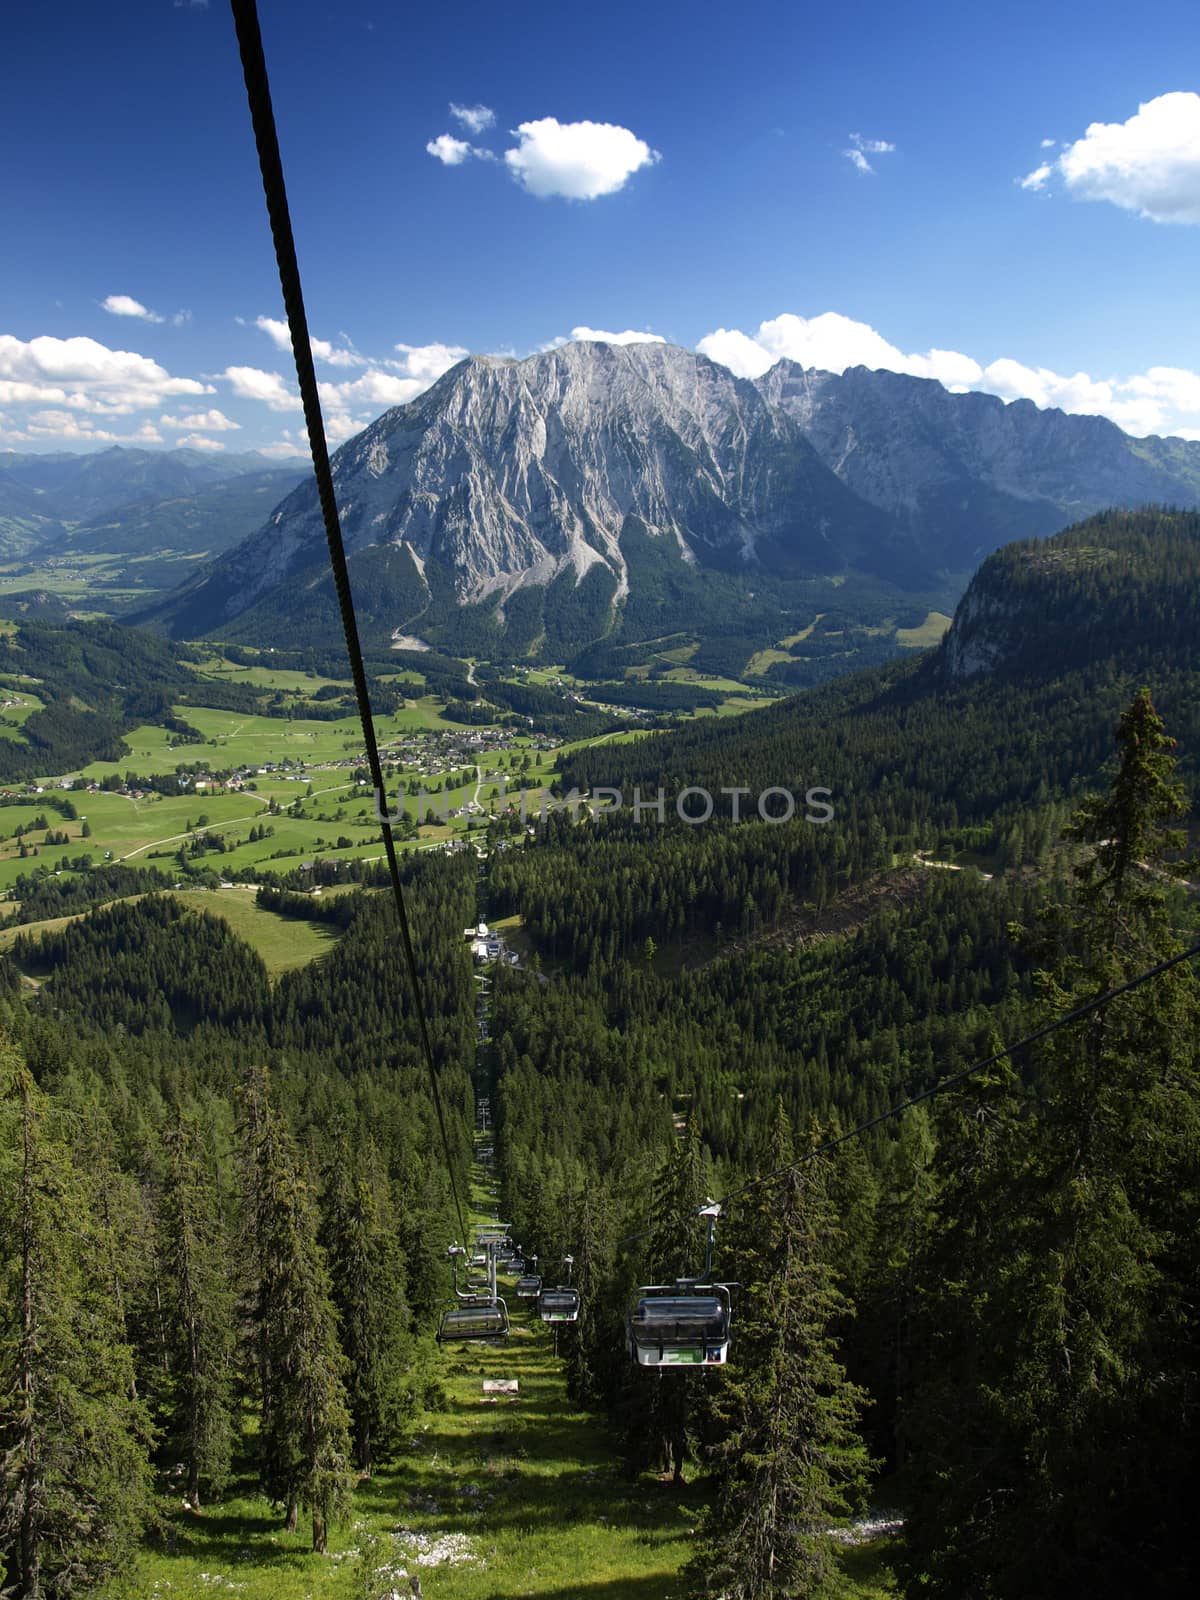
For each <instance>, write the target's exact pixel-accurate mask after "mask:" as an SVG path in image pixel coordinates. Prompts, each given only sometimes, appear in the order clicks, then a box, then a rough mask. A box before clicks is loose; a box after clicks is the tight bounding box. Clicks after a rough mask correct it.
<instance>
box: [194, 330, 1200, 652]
mask: <svg viewBox="0 0 1200 1600" xmlns="http://www.w3.org/2000/svg"><path fill="white" fill-rule="evenodd" d="M333 468H334V481H335V485H336V489H337V497H338V505H339V509H340V512H341V517H342V525H343V533H344V537H345V541H346V546H347V550H348V552H349V554H350V555H351V557H352V558H353V557H354V556H356V555H359V556H361V554H362V552H364V551H367V550H370V549H372V548H373V547H374V548H376V549H377V550H379V551H384V552H387V551H390V552H391V553H392V555H393V556H394V557H395V558H397V559H398V560H400V561H401V562H402V564H403V565H404V566H405V568H406V570H410V571H412V573H413V574H414V577H413V581H414V582H416V583H417V584H418V585H419V584H420V582H421V581H424V582H425V583H426V584H427V585H434V584H436V586H437V588H438V592H439V593H440V594H442V595H445V594H447V593H449V594H451V595H452V596H453V597H454V598H455V599H456V600H458V601H459V602H460V603H467V602H471V601H480V600H487V599H489V598H491V597H495V599H496V600H497V601H498V602H500V603H501V604H502V603H503V601H504V600H505V599H506V597H507V596H509V595H510V594H511V593H512V592H513V591H514V590H516V589H519V588H521V587H524V586H529V585H547V584H549V583H551V582H553V580H555V579H556V578H559V577H560V576H562V575H564V574H565V575H569V576H572V577H573V578H574V580H575V581H576V582H578V581H579V580H580V579H581V578H582V577H583V576H584V575H585V574H586V573H587V572H588V571H589V570H590V569H591V568H593V567H596V566H598V565H599V566H601V567H603V569H604V570H605V572H606V573H608V574H611V587H612V588H613V591H614V596H615V599H614V603H615V604H618V605H619V604H620V602H621V601H622V600H623V599H624V598H625V596H626V595H627V593H628V591H629V586H630V582H631V579H630V572H629V566H628V563H627V559H626V555H625V553H624V550H623V538H624V537H625V536H627V535H628V533H629V531H630V530H631V529H632V528H634V527H636V528H637V529H638V531H639V537H644V536H648V537H649V538H651V539H652V540H655V541H658V540H661V541H662V549H663V552H664V554H667V555H669V557H670V558H671V559H672V560H678V561H680V562H682V563H688V564H692V565H698V566H701V567H708V568H715V569H718V570H722V571H727V572H728V571H739V570H744V569H746V568H751V569H755V570H761V571H762V572H763V573H765V574H769V575H772V576H777V577H796V576H812V575H823V574H836V573H839V572H843V571H846V570H849V569H854V570H856V571H859V572H862V573H865V574H867V575H872V576H875V577H883V578H886V579H889V580H891V581H898V582H900V583H901V584H904V583H906V582H907V583H910V584H911V585H912V586H916V585H919V584H920V583H921V582H922V581H923V579H924V578H926V577H927V575H928V574H930V573H931V572H934V571H937V570H939V569H940V570H944V571H947V572H952V573H957V572H965V571H967V570H969V569H971V568H973V567H974V566H976V565H977V563H978V561H979V560H980V559H981V558H982V557H983V556H985V555H986V554H987V553H988V552H989V551H991V550H993V549H995V548H997V547H998V546H999V545H1001V544H1004V543H1006V542H1008V541H1010V540H1012V539H1015V538H1020V537H1028V536H1030V535H1038V534H1044V533H1049V532H1053V531H1055V530H1057V529H1059V528H1062V527H1064V526H1065V525H1067V524H1068V523H1070V522H1072V521H1074V520H1077V519H1078V518H1079V517H1080V516H1082V515H1085V514H1087V513H1088V512H1090V511H1092V510H1094V509H1095V508H1097V507H1100V506H1104V505H1109V504H1124V505H1138V504H1142V503H1145V502H1148V501H1171V502H1173V503H1174V504H1177V505H1194V504H1197V503H1198V502H1200V492H1198V491H1200V443H1198V444H1195V445H1192V444H1188V443H1186V442H1185V441H1183V440H1131V439H1129V438H1127V437H1126V435H1124V434H1123V433H1121V431H1120V430H1119V429H1118V428H1116V427H1114V426H1113V425H1112V424H1111V423H1109V422H1106V421H1104V420H1103V419H1102V418H1098V417H1079V416H1067V415H1065V414H1064V413H1062V412H1057V411H1039V410H1038V409H1037V408H1036V407H1035V406H1033V405H1031V404H1029V403H1028V402H1024V401H1018V402H1016V403H1015V404H1013V405H1005V404H1004V403H1003V402H1002V401H1000V400H998V399H996V398H994V397H992V396H988V395H980V394H951V393H949V392H948V391H947V390H945V389H944V388H942V386H941V385H940V384H938V383H934V382H930V381H926V380H921V379H915V378H908V377H904V376H901V375H898V374H895V373H888V372H871V371H867V370H866V369H865V368H861V367H859V368H854V369H851V370H850V371H848V372H846V373H844V374H842V375H840V376H835V375H834V374H831V373H826V372H812V371H806V370H805V369H803V368H801V367H797V366H796V365H794V364H793V363H791V362H780V363H779V364H778V365H777V366H776V367H774V368H773V369H772V370H771V371H770V372H769V373H767V374H766V375H765V376H764V377H763V378H762V379H760V380H758V381H757V382H756V383H752V382H749V381H748V380H744V379H739V378H735V377H734V376H733V374H732V373H730V372H729V371H728V370H727V369H726V368H724V367H721V366H718V365H716V364H715V363H714V362H712V361H709V360H708V359H706V358H705V357H704V356H701V355H697V354H695V353H694V352H692V351H687V350H681V349H677V348H675V347H673V346H670V345H654V344H642V345H630V346H615V345H607V344H600V343H577V344H568V345H564V346H562V347H561V348H559V349H555V350H549V351H544V352H542V353H540V354H538V355H534V356H530V357H529V358H528V359H526V360H523V361H517V360H508V359H502V358H498V357H494V356H476V357H471V358H469V359H468V360H466V361H463V362H461V363H460V364H459V365H458V366H456V367H454V368H452V369H451V371H449V372H448V373H446V374H445V375H444V377H442V378H441V379H440V380H439V381H438V382H437V383H436V384H435V385H434V386H433V387H432V388H431V389H429V390H428V391H427V392H426V393H425V394H424V395H422V396H421V397H420V398H419V399H418V400H416V401H414V402H413V403H412V404H410V405H407V406H400V407H397V408H396V409H394V410H392V411H388V412H386V413H385V414H384V415H383V416H381V417H379V418H378V419H377V420H376V421H375V422H373V423H372V424H371V426H370V427H369V428H367V429H366V430H365V431H364V432H363V433H361V434H359V435H358V436H357V437H356V438H354V439H351V440H350V441H349V442H348V443H347V444H345V445H343V446H342V448H341V449H340V450H339V451H338V452H337V453H336V455H335V456H334V460H333ZM409 557H411V563H412V565H411V568H409V567H408V558H409ZM325 559H326V558H325V537H324V531H323V528H322V524H321V518H320V513H319V508H318V505H317V499H316V492H315V488H314V487H313V485H312V484H311V483H309V484H306V485H304V486H302V487H301V488H300V489H298V490H296V491H295V493H293V494H292V495H291V496H289V497H288V498H287V499H286V500H284V501H283V502H282V504H281V505H279V506H278V507H277V509H276V510H275V511H274V512H273V513H272V515H271V517H270V518H269V520H268V521H267V522H266V524H265V525H264V526H263V527H262V528H261V529H260V530H259V531H258V532H257V533H255V534H254V535H253V536H252V537H251V538H250V539H248V540H247V541H245V543H243V544H242V545H240V546H238V547H237V548H236V549H235V550H233V551H232V552H230V553H229V554H228V555H227V556H226V557H224V558H223V559H222V560H221V561H219V562H218V563H216V564H215V565H214V567H212V568H211V569H210V570H209V571H208V573H206V574H205V575H204V576H203V577H201V578H200V579H198V580H197V581H195V582H194V583H193V584H191V585H190V586H189V587H188V588H187V589H186V590H185V591H180V596H181V599H180V602H179V605H178V607H177V610H176V615H177V616H179V617H181V618H183V617H186V626H187V629H188V631H190V632H192V633H197V632H202V631H205V630H207V629H209V628H214V627H219V626H220V625H221V624H222V623H225V622H228V621H230V620H232V619H233V618H236V617H238V616H240V615H241V614H242V613H243V612H244V611H246V610H248V609H249V608H250V607H252V606H254V605H256V604H257V603H258V602H259V601H261V600H263V599H264V597H266V596H268V595H269V594H270V595H275V596H276V598H277V599H278V598H279V596H280V595H281V594H282V596H283V597H284V598H285V599H286V596H287V595H288V594H289V593H291V592H294V593H295V595H296V600H297V607H298V608H299V607H300V606H301V605H302V604H303V602H304V595H305V593H306V591H307V590H309V589H311V588H312V586H313V585H315V584H317V583H318V582H319V581H320V575H321V573H322V572H323V571H324V568H325ZM275 611H276V613H277V614H278V612H279V606H278V605H277V604H276V605H275ZM411 614H412V613H411V610H410V611H409V612H408V615H411ZM398 620H399V619H398ZM680 620H681V622H686V619H680Z"/></svg>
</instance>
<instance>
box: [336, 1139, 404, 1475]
mask: <svg viewBox="0 0 1200 1600" xmlns="http://www.w3.org/2000/svg"><path fill="white" fill-rule="evenodd" d="M377 1168H378V1162H377V1158H376V1155H375V1150H374V1147H373V1145H371V1144H370V1143H369V1142H368V1145H367V1147H366V1149H365V1150H364V1151H363V1152H362V1153H361V1156H360V1157H359V1159H358V1160H356V1159H355V1156H354V1152H353V1151H352V1148H351V1144H350V1140H349V1138H348V1136H347V1135H346V1132H345V1130H344V1128H343V1129H342V1130H340V1131H339V1133H338V1136H337V1137H336V1138H335V1140H334V1143H333V1146H332V1150H331V1154H330V1160H329V1164H328V1166H327V1168H326V1172H325V1189H324V1198H323V1204H322V1212H323V1218H322V1225H321V1243H322V1245H323V1246H324V1249H325V1255H326V1258H327V1260H328V1263H329V1270H330V1275H331V1279H332V1284H333V1302H334V1305H335V1307H336V1309H337V1313H338V1323H339V1329H340V1334H341V1344H342V1350H343V1352H344V1354H345V1356H346V1359H347V1362H348V1363H349V1376H348V1380H347V1383H348V1391H349V1402H350V1417H351V1425H352V1435H353V1440H354V1464H355V1466H356V1467H357V1468H358V1470H359V1471H360V1472H361V1473H365V1474H367V1475H369V1474H370V1472H371V1469H372V1466H373V1463H374V1461H375V1459H376V1457H377V1455H378V1454H379V1453H380V1452H381V1451H386V1450H387V1449H388V1448H389V1447H390V1446H392V1445H394V1444H395V1442H396V1439H397V1436H398V1433H399V1430H400V1427H401V1426H402V1424H403V1422H404V1420H405V1419H406V1417H407V1416H408V1414H409V1411H410V1409H411V1399H410V1397H409V1396H408V1394H407V1391H406V1389H405V1378H406V1376H407V1370H408V1357H409V1346H410V1339H409V1331H408V1330H409V1322H410V1315H409V1310H408V1306H407V1304H406V1303H405V1298H404V1259H403V1256H402V1255H401V1252H400V1247H399V1244H398V1242H397V1238H396V1227H395V1220H394V1218H392V1217H391V1216H390V1206H389V1205H388V1196H387V1186H386V1181H385V1179H384V1177H383V1175H382V1174H381V1173H380V1172H379V1171H378V1170H377Z"/></svg>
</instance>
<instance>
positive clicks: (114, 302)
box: [101, 294, 165, 322]
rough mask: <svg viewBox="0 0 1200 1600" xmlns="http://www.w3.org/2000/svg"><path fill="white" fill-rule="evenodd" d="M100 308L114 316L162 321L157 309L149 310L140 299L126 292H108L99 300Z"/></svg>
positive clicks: (146, 320)
mask: <svg viewBox="0 0 1200 1600" xmlns="http://www.w3.org/2000/svg"><path fill="white" fill-rule="evenodd" d="M101 309H102V310H104V311H107V312H109V313H111V315H112V316H114V317H140V318H141V320H142V321H143V322H162V321H164V320H165V319H164V318H163V317H160V316H159V314H158V312H157V311H150V310H148V309H147V307H146V306H144V305H143V304H142V302H141V301H140V300H135V299H134V298H133V296H132V295H128V294H110V295H109V296H108V297H107V298H106V299H105V300H103V301H102V302H101Z"/></svg>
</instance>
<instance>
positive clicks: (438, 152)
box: [425, 133, 471, 167]
mask: <svg viewBox="0 0 1200 1600" xmlns="http://www.w3.org/2000/svg"><path fill="white" fill-rule="evenodd" d="M425 148H426V150H427V151H428V152H429V154H430V155H431V156H436V157H437V159H438V160H439V161H440V162H441V163H442V165H443V166H446V167H460V166H462V164H463V162H464V161H466V160H467V159H468V158H469V157H470V154H471V146H470V145H469V144H468V143H467V141H466V140H465V139H456V138H455V137H454V135H453V134H452V133H439V134H438V136H437V138H436V139H430V141H429V143H428V144H427V145H426V146H425Z"/></svg>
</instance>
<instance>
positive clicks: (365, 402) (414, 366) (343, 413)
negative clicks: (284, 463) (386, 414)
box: [318, 344, 467, 438]
mask: <svg viewBox="0 0 1200 1600" xmlns="http://www.w3.org/2000/svg"><path fill="white" fill-rule="evenodd" d="M395 349H397V350H398V352H400V357H402V360H398V362H389V363H387V365H389V366H390V368H392V370H394V371H395V373H400V374H403V376H398V378H394V376H392V373H384V371H379V368H368V371H365V373H363V374H362V378H355V379H354V381H352V382H346V384H320V386H318V387H320V397H322V405H323V406H325V408H326V410H328V421H326V426H331V427H336V430H338V432H339V435H341V437H342V438H349V437H350V434H357V432H360V430H362V429H363V427H366V424H368V422H370V421H371V416H378V413H379V410H381V408H386V406H394V405H406V403H408V402H410V400H414V398H416V397H418V395H419V394H424V390H426V389H429V386H430V384H432V382H435V381H437V379H438V378H440V376H442V373H445V371H450V368H451V366H454V365H456V363H458V362H461V360H462V357H464V355H466V354H467V352H466V350H464V349H462V347H461V346H456V344H397V346H395ZM358 406H370V408H373V410H371V413H370V416H365V418H352V416H350V410H352V408H358Z"/></svg>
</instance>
